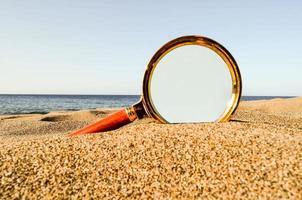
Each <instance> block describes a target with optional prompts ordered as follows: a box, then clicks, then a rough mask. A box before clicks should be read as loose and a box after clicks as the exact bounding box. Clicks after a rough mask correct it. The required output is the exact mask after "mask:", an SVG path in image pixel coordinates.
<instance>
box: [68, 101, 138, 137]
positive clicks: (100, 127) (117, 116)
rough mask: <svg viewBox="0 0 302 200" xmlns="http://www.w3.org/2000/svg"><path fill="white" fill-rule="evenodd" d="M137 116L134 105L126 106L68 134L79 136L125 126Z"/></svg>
mask: <svg viewBox="0 0 302 200" xmlns="http://www.w3.org/2000/svg"><path fill="white" fill-rule="evenodd" d="M136 118H137V116H136V112H135V110H134V108H133V107H129V108H124V109H122V110H120V111H118V112H116V113H113V114H111V115H109V116H108V117H105V118H103V119H101V120H99V121H97V122H95V123H93V124H90V125H88V126H85V127H84V128H81V129H79V130H76V131H74V132H71V133H69V134H68V135H67V136H69V137H72V136H77V135H84V134H91V133H97V132H104V131H111V130H114V129H117V128H120V127H121V126H124V125H126V124H128V123H130V122H132V121H133V120H135V119H136Z"/></svg>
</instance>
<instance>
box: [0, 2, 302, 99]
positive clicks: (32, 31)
mask: <svg viewBox="0 0 302 200" xmlns="http://www.w3.org/2000/svg"><path fill="white" fill-rule="evenodd" d="M191 34H198V35H204V36H208V37H210V38H213V39H215V40H216V41H218V42H220V43H221V44H223V45H224V46H225V47H226V48H227V49H228V50H229V51H230V52H231V53H232V55H233V56H234V57H235V59H236V61H237V62H238V64H239V67H240V70H241V74H242V78H243V94H244V95H295V96H302V55H301V52H302V1H299V0H296V1H295V0H292V1H283V0H274V1H263V0H257V1H244V2H243V1H239V0H238V1H231V0H228V1H202V0H200V1H198V0H196V1H179V2H178V1H175V0H174V1H159V0H158V1H155V0H154V1H142V0H137V1H130V0H128V1H114V0H108V1H107V0H106V1H105V0H100V1H97V0H95V1H92V0H91V1H89V0H87V1H79V0H70V1H64V0H56V1H55V0H53V1H46V0H43V1H38V0H36V1H34V0H27V1H13V0H12V1H0V69H1V71H0V93H59V94H140V93H141V84H142V83H141V82H142V78H143V74H144V70H145V68H146V65H147V63H148V62H149V59H150V58H151V57H152V55H153V54H154V53H155V51H156V50H157V49H158V48H159V47H160V46H162V45H163V44H164V43H166V42H167V41H169V40H171V39H174V38H176V37H179V36H182V35H191Z"/></svg>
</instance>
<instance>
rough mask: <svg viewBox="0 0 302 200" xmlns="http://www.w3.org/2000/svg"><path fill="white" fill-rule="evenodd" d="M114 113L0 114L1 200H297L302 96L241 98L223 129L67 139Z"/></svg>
mask: <svg viewBox="0 0 302 200" xmlns="http://www.w3.org/2000/svg"><path fill="white" fill-rule="evenodd" d="M113 111H114V110H113V109H97V110H93V111H88V110H87V111H77V112H51V113H48V114H46V115H41V114H32V115H15V116H1V117H0V146H1V148H0V179H1V180H0V199H13V198H21V197H27V198H28V199H35V198H37V199H54V198H57V199H58V198H60V199H61V198H79V199H82V198H98V199H117V198H131V199H132V198H137V199H144V198H154V199H162V198H164V199H177V198H178V199H190V198H192V199H193V198H211V199H214V198H215V199H216V198H223V199H237V198H242V199H261V198H263V199H277V198H280V199H302V98H301V97H300V98H292V99H274V100H263V101H249V102H241V103H240V106H239V109H238V110H237V112H236V114H235V115H234V116H233V117H232V120H231V121H230V122H228V123H200V124H177V125H171V124H160V123H158V122H156V121H154V120H152V119H148V118H146V119H142V120H137V121H135V122H134V123H132V124H130V125H127V126H125V127H123V128H121V129H118V130H116V131H111V132H106V133H101V134H95V135H90V136H79V137H74V138H67V137H65V134H66V133H68V132H70V131H72V130H74V129H77V128H80V127H82V126H84V125H86V124H88V123H90V122H92V121H94V120H96V119H99V118H100V117H104V116H106V115H108V114H109V113H111V112H113Z"/></svg>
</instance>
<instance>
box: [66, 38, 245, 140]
mask: <svg viewBox="0 0 302 200" xmlns="http://www.w3.org/2000/svg"><path fill="white" fill-rule="evenodd" d="M241 90H242V82H241V76H240V71H239V68H238V66H237V63H236V61H235V59H234V58H233V56H232V55H231V54H230V53H229V52H228V51H227V50H226V49H225V48H224V47H223V46H222V45H221V44H219V43H218V42H216V41H214V40H212V39H210V38H206V37H203V36H183V37H180V38H176V39H174V40H172V41H170V42H168V43H166V44H165V45H164V46H162V47H161V48H160V49H159V50H158V51H157V52H156V53H155V55H154V56H153V57H152V58H151V60H150V62H149V64H148V66H147V69H146V71H145V75H144V80H143V95H142V97H141V99H140V101H139V102H138V103H136V104H134V105H132V106H130V107H128V108H124V109H122V110H120V111H118V112H116V113H113V114H111V115H109V116H108V117H106V118H103V119H101V120H99V121H97V122H95V123H93V124H90V125H88V126H86V127H84V128H82V129H79V130H76V131H74V132H72V133H70V134H68V136H76V135H82V134H91V133H96V132H104V131H110V130H114V129H117V128H119V127H121V126H123V125H126V124H128V123H130V122H132V121H134V120H135V119H137V118H143V117H144V116H149V117H152V118H154V119H156V120H158V121H160V122H162V123H200V122H226V121H228V120H229V119H230V117H231V115H232V114H233V113H234V112H235V110H236V108H237V106H238V103H239V100H240V97H241Z"/></svg>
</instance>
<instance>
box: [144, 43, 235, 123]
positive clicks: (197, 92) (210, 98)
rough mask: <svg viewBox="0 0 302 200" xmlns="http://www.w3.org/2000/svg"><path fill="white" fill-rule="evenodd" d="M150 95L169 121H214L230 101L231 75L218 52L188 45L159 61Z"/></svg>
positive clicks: (163, 116) (155, 107) (161, 113)
mask: <svg viewBox="0 0 302 200" xmlns="http://www.w3.org/2000/svg"><path fill="white" fill-rule="evenodd" d="M149 95H150V100H151V103H152V106H153V107H154V109H155V110H156V112H157V113H158V114H159V115H160V116H161V117H162V118H163V119H165V120H166V121H167V122H169V123H192V122H213V121H216V120H218V119H219V118H220V117H221V116H222V115H223V113H224V111H225V110H226V109H227V107H228V104H229V103H230V101H231V97H232V77H231V74H230V71H229V69H228V66H227V64H226V63H225V62H224V60H223V59H222V58H221V57H220V56H219V55H218V54H217V53H216V52H214V51H213V50H211V49H209V48H207V47H204V46H200V45H185V46H181V47H178V48H176V49H174V50H172V51H170V52H169V53H168V54H166V55H165V56H164V57H163V58H162V59H161V60H160V61H159V62H158V64H157V65H156V67H155V68H154V70H153V73H152V75H151V77H150V82H149Z"/></svg>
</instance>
